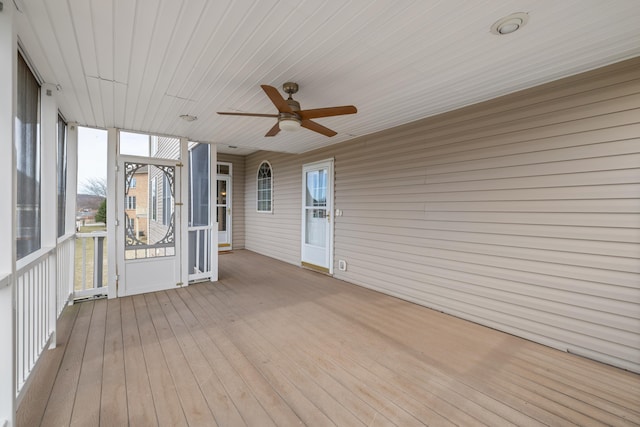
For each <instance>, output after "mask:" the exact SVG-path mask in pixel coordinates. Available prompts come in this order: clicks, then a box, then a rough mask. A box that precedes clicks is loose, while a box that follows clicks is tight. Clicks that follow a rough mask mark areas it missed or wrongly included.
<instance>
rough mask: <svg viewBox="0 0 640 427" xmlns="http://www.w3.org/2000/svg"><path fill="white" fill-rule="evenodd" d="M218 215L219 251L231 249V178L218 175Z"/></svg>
mask: <svg viewBox="0 0 640 427" xmlns="http://www.w3.org/2000/svg"><path fill="white" fill-rule="evenodd" d="M217 187H218V190H217V194H218V195H217V201H216V215H217V220H218V250H221V251H228V250H230V249H231V177H229V176H220V175H218V179H217Z"/></svg>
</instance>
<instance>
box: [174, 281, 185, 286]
mask: <svg viewBox="0 0 640 427" xmlns="http://www.w3.org/2000/svg"><path fill="white" fill-rule="evenodd" d="M182 285H184V283H183V282H178V283H176V286H182Z"/></svg>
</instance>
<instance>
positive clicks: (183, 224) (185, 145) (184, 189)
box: [176, 138, 190, 285]
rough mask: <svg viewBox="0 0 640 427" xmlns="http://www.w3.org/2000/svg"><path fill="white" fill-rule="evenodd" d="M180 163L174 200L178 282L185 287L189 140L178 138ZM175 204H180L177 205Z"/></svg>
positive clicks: (187, 234)
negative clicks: (177, 245)
mask: <svg viewBox="0 0 640 427" xmlns="http://www.w3.org/2000/svg"><path fill="white" fill-rule="evenodd" d="M180 163H181V164H182V167H181V168H180V169H181V170H176V173H179V174H180V189H179V190H178V189H176V190H178V191H179V193H178V194H180V199H179V200H178V199H177V198H176V213H178V214H179V215H178V216H177V220H178V221H180V227H178V229H179V230H180V235H179V236H176V238H178V239H180V282H182V283H184V284H185V285H186V284H188V283H189V267H188V266H189V167H190V166H189V139H187V138H180ZM177 203H181V204H180V205H177Z"/></svg>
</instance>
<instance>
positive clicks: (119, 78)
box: [17, 0, 640, 154]
mask: <svg viewBox="0 0 640 427" xmlns="http://www.w3.org/2000/svg"><path fill="white" fill-rule="evenodd" d="M18 5H19V6H20V8H21V13H18V14H17V20H18V36H19V38H20V41H21V43H22V45H23V47H24V48H25V50H26V51H27V53H28V55H29V58H30V60H31V61H32V63H33V65H34V67H35V68H36V70H37V72H38V73H39V74H40V76H41V77H42V79H43V80H44V82H46V83H50V84H53V85H59V86H60V88H61V90H60V91H59V92H58V95H59V99H60V106H61V111H62V112H63V114H64V115H65V117H66V118H67V119H68V120H70V121H74V122H78V123H79V124H81V125H87V126H96V127H103V128H104V127H118V128H123V129H128V130H134V131H143V132H150V133H157V134H164V135H175V136H187V137H189V138H191V139H192V140H194V141H206V142H214V143H217V144H219V151H221V152H229V153H236V154H247V153H250V152H252V151H255V150H260V149H264V150H272V151H283V152H291V153H300V152H304V151H308V150H312V149H316V148H320V147H323V146H325V145H329V144H334V143H337V142H341V141H345V140H348V139H351V138H354V137H356V136H361V135H366V134H370V133H373V132H376V131H380V130H383V129H387V128H390V127H394V126H397V125H400V124H403V123H408V122H411V121H415V120H418V119H421V118H423V117H427V116H431V115H434V114H438V113H441V112H444V111H449V110H453V109H456V108H459V107H462V106H464V105H469V104H472V103H476V102H478V101H482V100H486V99H490V98H494V97H497V96H500V95H503V94H506V93H510V92H514V91H517V90H520V89H524V88H527V87H531V86H535V85H538V84H541V83H544V82H547V81H551V80H556V79H558V78H561V77H564V76H568V75H571V74H576V73H579V72H581V71H585V70H589V69H593V68H597V67H600V66H603V65H606V64H609V63H613V62H617V61H620V60H623V59H626V58H630V57H634V56H638V55H640V25H639V24H638V23H639V22H640V1H638V0H608V1H602V0H562V1H558V0H505V1H501V0H484V1H481V0H475V1H470V0H442V1H435V0H415V1H409V0H379V1H373V0H351V1H349V0H327V1H320V0H215V1H213V0H21V1H20V2H18ZM514 12H527V13H528V14H529V16H530V19H529V23H528V24H527V25H526V26H525V27H523V28H522V29H521V30H520V31H518V32H516V33H513V34H510V35H506V36H496V35H493V34H491V33H490V32H489V27H490V26H491V25H492V24H493V23H494V22H495V21H496V20H498V19H500V18H502V17H503V16H506V15H509V14H511V13H514ZM286 81H294V82H297V83H298V84H299V85H300V91H299V92H298V93H297V94H296V95H295V96H294V98H295V99H296V100H298V101H299V102H300V103H301V105H302V108H303V109H310V108H320V107H330V106H337V105H345V104H353V105H355V106H356V107H357V108H358V113H357V114H356V115H350V116H342V117H330V118H323V119H317V122H318V123H321V124H322V125H325V126H327V127H330V128H332V129H334V130H335V131H337V132H338V135H336V136H335V137H333V138H327V137H325V136H322V135H320V134H317V133H315V132H311V131H308V130H306V129H301V130H300V131H298V132H293V133H287V132H284V131H282V132H280V134H278V135H277V136H276V137H273V138H265V137H264V134H265V133H266V132H267V131H268V130H269V129H270V128H271V126H273V124H274V123H275V119H270V118H245V117H229V116H225V117H223V116H219V115H217V114H216V111H238V112H256V113H275V112H276V110H275V107H274V106H273V105H272V104H271V102H270V101H269V100H268V98H267V97H266V95H265V94H264V92H263V91H262V90H261V89H260V84H268V85H272V86H275V87H277V88H278V89H281V87H282V83H284V82H286ZM181 114H191V115H195V116H198V120H197V121H195V122H191V123H188V122H185V121H183V120H181V119H179V118H178V116H179V115H181ZM230 145H231V146H237V147H238V148H237V149H231V148H229V146H230Z"/></svg>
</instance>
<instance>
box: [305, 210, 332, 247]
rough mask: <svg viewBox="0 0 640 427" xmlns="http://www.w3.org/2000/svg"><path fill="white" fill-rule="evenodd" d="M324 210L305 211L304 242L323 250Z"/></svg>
mask: <svg viewBox="0 0 640 427" xmlns="http://www.w3.org/2000/svg"><path fill="white" fill-rule="evenodd" d="M326 216H327V211H326V209H307V210H306V218H305V220H306V227H305V236H304V237H305V238H304V242H305V243H306V244H308V245H313V246H318V247H322V248H324V247H325V245H326V242H325V240H326V239H325V233H326V230H327V220H326Z"/></svg>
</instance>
